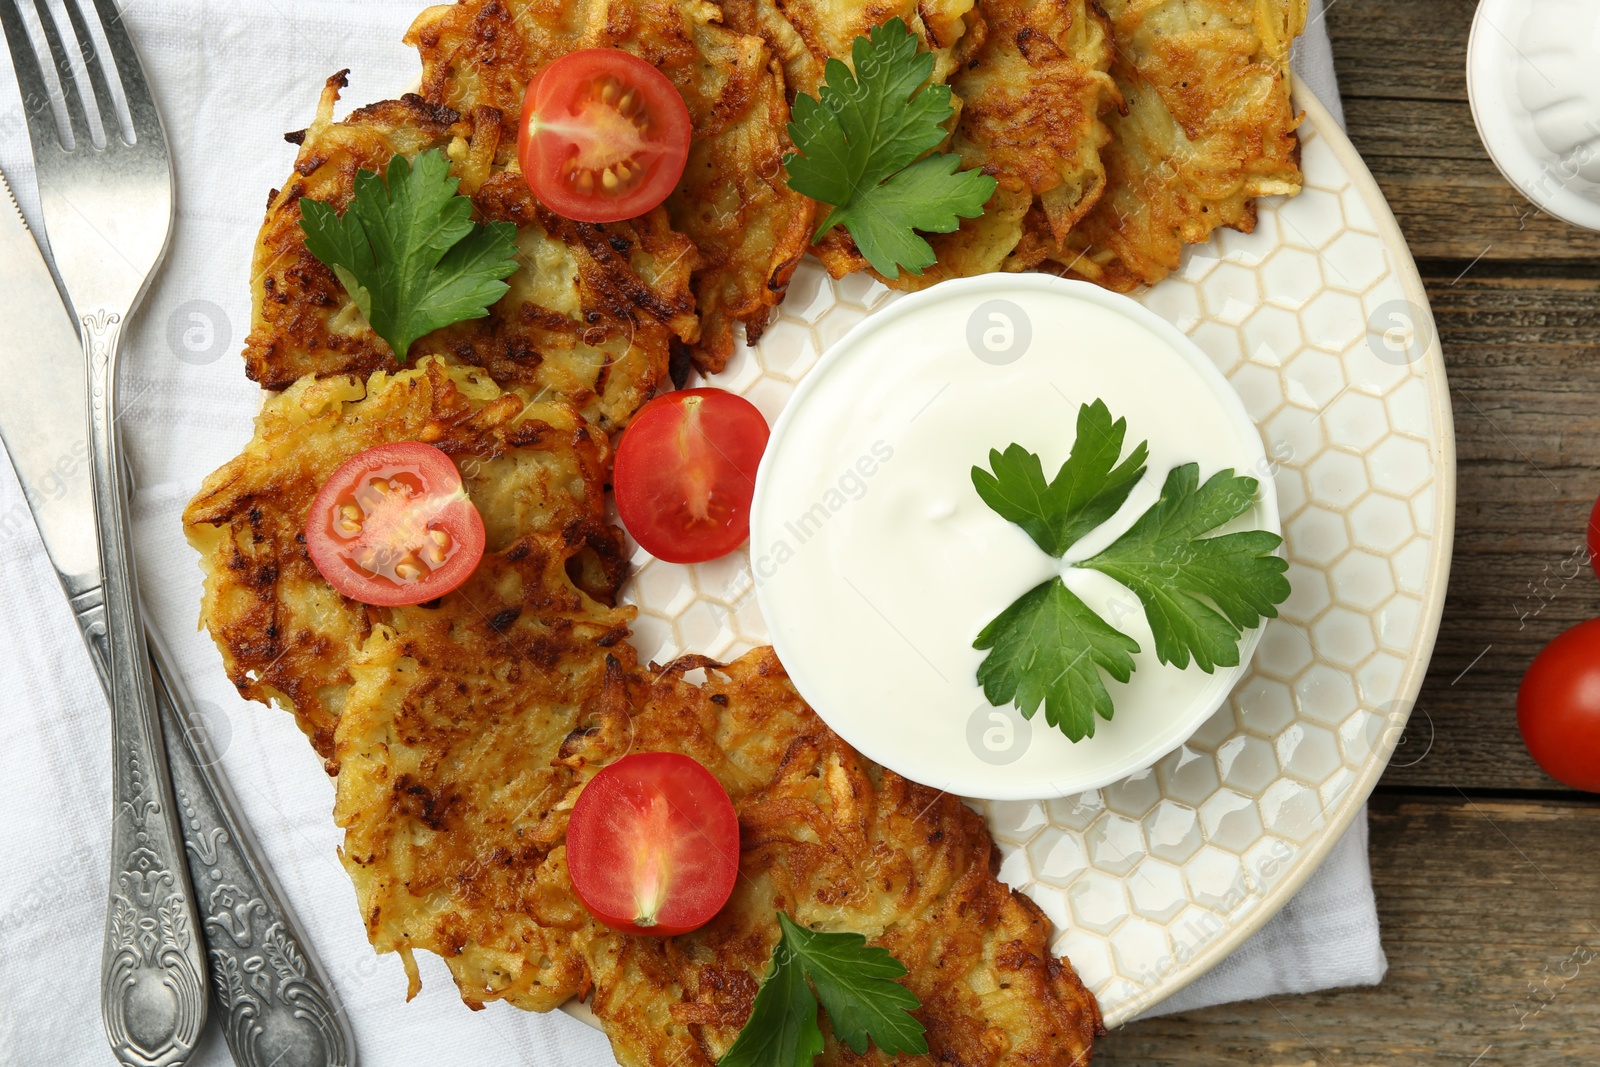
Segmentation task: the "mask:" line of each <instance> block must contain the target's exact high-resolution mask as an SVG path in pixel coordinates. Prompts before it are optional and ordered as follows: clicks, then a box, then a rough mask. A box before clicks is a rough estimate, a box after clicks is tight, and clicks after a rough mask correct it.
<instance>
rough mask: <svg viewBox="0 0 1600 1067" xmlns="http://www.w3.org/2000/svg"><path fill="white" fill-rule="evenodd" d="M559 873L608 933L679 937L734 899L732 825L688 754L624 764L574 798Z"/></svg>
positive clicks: (728, 807) (728, 809) (718, 793)
mask: <svg viewBox="0 0 1600 1067" xmlns="http://www.w3.org/2000/svg"><path fill="white" fill-rule="evenodd" d="M567 872H568V874H569V875H570V876H571V878H572V888H573V889H575V890H576V891H577V893H578V899H579V900H582V901H583V906H584V907H586V908H588V909H589V912H590V914H592V915H593V916H594V917H595V918H596V919H599V920H600V921H601V922H603V923H605V924H606V925H607V926H611V927H615V928H616V929H618V930H621V931H623V932H624V933H630V934H656V935H659V936H661V937H671V936H672V935H674V934H686V933H688V932H689V931H690V930H694V929H697V928H699V927H701V926H704V925H705V924H706V923H708V922H710V921H711V917H712V916H713V915H715V914H716V913H717V912H718V911H720V910H721V909H722V905H724V904H726V903H727V902H728V897H729V896H730V895H731V894H732V893H733V884H734V882H735V881H736V880H737V879H738V877H739V817H738V816H737V815H736V814H734V810H733V801H731V800H729V799H728V793H727V790H725V789H723V788H722V784H721V783H720V782H718V781H717V780H716V779H715V778H713V777H712V776H711V772H710V771H708V770H706V769H705V768H704V767H703V766H701V765H700V764H699V763H698V762H696V761H695V760H693V759H690V758H689V757H688V756H680V755H678V754H677V753H675V752H641V753H636V754H634V755H631V756H624V757H622V758H621V759H619V760H617V762H615V763H613V764H611V765H610V766H609V767H606V768H605V769H604V770H602V771H601V772H600V773H599V774H597V775H595V776H594V778H593V780H591V781H590V782H589V784H588V785H586V786H584V788H583V792H581V793H579V794H578V802H577V803H576V804H574V805H573V807H572V819H571V821H570V822H569V823H568V825H567Z"/></svg>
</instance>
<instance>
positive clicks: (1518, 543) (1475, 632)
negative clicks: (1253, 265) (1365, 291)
mask: <svg viewBox="0 0 1600 1067" xmlns="http://www.w3.org/2000/svg"><path fill="white" fill-rule="evenodd" d="M1483 270H1484V268H1483V267H1482V266H1481V265H1480V266H1479V267H1475V268H1473V269H1472V270H1471V271H1469V272H1468V273H1467V274H1466V275H1465V276H1464V277H1462V278H1460V279H1459V280H1454V279H1452V278H1443V277H1440V278H1432V279H1429V283H1428V289H1429V299H1430V302H1431V303H1432V305H1433V310H1434V317H1435V320H1436V321H1437V323H1438V325H1439V335H1440V339H1441V341H1442V343H1443V345H1444V350H1445V359H1446V363H1447V364H1448V367H1449V377H1450V386H1451V399H1452V404H1453V407H1454V409H1455V424H1456V444H1457V455H1458V460H1459V470H1458V486H1457V511H1456V549H1455V566H1454V572H1453V574H1452V578H1451V583H1450V592H1449V596H1448V598H1447V600H1446V604H1445V613H1444V621H1443V624H1442V626H1441V628H1440V634H1439V644H1438V648H1437V650H1436V652H1435V655H1434V660H1433V665H1432V669H1431V670H1430V673H1429V676H1428V680H1427V683H1426V685H1425V686H1424V688H1423V691H1422V695H1421V698H1420V700H1419V702H1418V706H1419V708H1420V714H1418V716H1417V718H1416V721H1415V724H1414V727H1413V728H1412V730H1410V731H1409V732H1408V737H1407V748H1406V752H1405V754H1404V755H1403V756H1401V757H1399V758H1398V759H1397V761H1396V764H1395V765H1394V766H1392V767H1391V768H1390V770H1389V772H1388V773H1387V775H1386V776H1385V779H1384V781H1385V782H1386V783H1387V784H1391V785H1408V786H1435V787H1460V788H1469V789H1470V788H1498V789H1539V788H1558V786H1557V785H1556V783H1554V782H1553V781H1551V780H1550V779H1549V778H1547V777H1545V776H1544V774H1543V773H1542V772H1541V771H1540V770H1539V769H1538V768H1537V767H1536V766H1535V765H1534V763H1533V762H1532V760H1531V759H1529V758H1528V755H1527V753H1526V752H1525V751H1524V750H1523V748H1522V745H1521V742H1520V740H1519V738H1518V735H1517V728H1516V719H1515V704H1516V692H1517V686H1518V684H1519V682H1520V680H1521V676H1522V672H1523V671H1524V670H1525V669H1526V668H1527V665H1528V664H1529V663H1530V662H1531V661H1532V660H1533V657H1534V655H1535V654H1536V653H1537V652H1538V651H1539V649H1540V648H1542V647H1543V646H1544V645H1545V643H1546V642H1548V641H1549V640H1550V639H1551V638H1553V637H1554V636H1555V635H1556V634H1558V633H1560V632H1561V631H1562V630H1563V629H1565V628H1567V627H1568V626H1571V625H1573V624H1575V623H1577V622H1579V621H1581V620H1583V619H1586V618H1592V617H1595V616H1600V581H1597V580H1596V577H1595V574H1594V572H1593V570H1592V569H1591V568H1590V567H1588V566H1586V565H1585V556H1586V553H1585V549H1584V546H1583V535H1584V530H1585V528H1586V526H1587V523H1588V518H1589V509H1590V508H1591V507H1593V505H1594V500H1595V497H1596V495H1597V494H1600V402H1597V398H1600V352H1597V351H1596V342H1597V340H1600V281H1597V280H1592V279H1591V280H1548V279H1520V280H1519V279H1508V278H1493V277H1488V276H1485V275H1484V274H1483V273H1482V272H1483ZM1424 752H1426V755H1425V756H1424V755H1423V753H1424Z"/></svg>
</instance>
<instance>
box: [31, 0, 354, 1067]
mask: <svg viewBox="0 0 1600 1067" xmlns="http://www.w3.org/2000/svg"><path fill="white" fill-rule="evenodd" d="M21 2H22V0H0V26H3V28H4V31H5V37H6V43H7V45H8V47H9V49H10V51H11V55H12V60H13V66H14V67H15V69H16V74H17V79H18V83H19V86H20V88H21V90H22V95H23V99H24V111H25V113H26V116H27V120H28V132H29V137H30V140H31V141H32V146H33V152H34V158H35V164H36V169H37V173H38V179H39V193H40V200H41V205H42V209H43V214H44V218H45V223H46V229H47V230H48V233H49V247H50V251H51V252H52V253H53V258H54V261H55V266H56V269H57V272H58V276H59V278H60V281H61V284H62V286H63V288H64V289H65V290H66V296H67V301H68V303H69V305H70V308H71V310H72V311H73V312H74V314H75V316H76V319H77V323H78V328H79V336H80V338H81V340H82V342H83V348H84V355H85V360H86V364H87V375H86V377H87V380H88V397H87V400H88V414H89V445H90V448H89V452H90V465H91V479H92V483H93V497H94V508H95V518H96V524H97V527H98V530H99V554H100V565H101V579H102V581H101V587H100V588H99V589H90V590H88V591H87V592H80V593H79V594H78V595H77V596H75V597H74V598H73V609H74V611H75V613H76V614H77V617H78V623H79V626H80V628H81V629H82V630H83V633H84V635H85V638H86V640H87V642H88V644H89V646H90V651H91V653H92V654H93V658H94V660H95V664H96V668H97V670H98V671H99V672H100V674H101V679H102V682H103V683H104V684H105V687H106V691H107V696H108V699H109V701H110V704H111V710H112V732H113V761H112V790H113V793H112V797H113V804H114V813H115V817H114V818H113V821H112V883H111V887H110V897H109V902H108V906H107V915H106V937H105V942H104V951H103V957H102V970H101V979H102V989H101V1014H102V1016H103V1018H104V1022H105V1028H106V1034H107V1037H108V1038H109V1040H110V1042H111V1045H112V1049H113V1051H114V1053H115V1054H116V1056H117V1059H118V1061H119V1062H121V1063H123V1064H126V1065H129V1067H178V1065H181V1064H183V1063H186V1062H187V1061H188V1059H189V1056H190V1054H191V1053H192V1051H193V1049H194V1047H195V1043H196V1041H197V1040H198V1038H199V1036H200V1033H201V1031H202V1029H203V1027H204V1024H205V1020H206V979H205V975H206V966H205V958H204V955H203V951H204V947H205V943H206V940H207V939H209V943H210V958H211V962H212V964H213V966H214V967H215V968H216V973H215V975H214V977H215V979H216V982H215V991H216V995H217V1001H218V1003H219V1005H220V1006H221V1007H222V1008H223V1010H224V1011H225V1013H226V1015H227V1019H226V1025H225V1027H224V1035H225V1037H226V1039H227V1042H228V1046H229V1049H230V1051H231V1052H232V1053H233V1056H234V1058H235V1060H236V1061H237V1062H238V1063H239V1064H241V1065H242V1067H256V1065H263V1064H268V1063H272V1064H277V1065H280V1067H302V1065H313V1064H315V1065H329V1067H333V1065H343V1064H348V1063H350V1062H351V1052H352V1050H351V1048H350V1040H349V1032H348V1027H347V1024H346V1022H345V1020H344V1019H343V1017H342V1015H341V1012H340V1010H339V1007H338V1003H337V1000H336V999H335V998H334V995H333V992H332V988H331V986H329V985H328V983H327V982H326V979H325V978H324V977H323V976H322V974H321V973H320V971H319V969H318V967H317V965H316V961H315V958H314V957H313V956H312V955H311V953H309V952H308V951H307V950H306V947H305V946H304V945H303V943H302V941H301V939H300V937H299V934H298V931H297V930H296V929H295V926H294V923H293V920H292V918H291V917H290V916H289V913H288V911H287V908H285V907H284V905H283V903H282V899H281V892H280V891H279V890H278V889H277V887H276V885H275V884H274V883H273V881H272V879H271V877H270V872H268V871H267V869H266V867H265V865H264V864H262V863H261V861H260V860H259V858H258V857H257V856H256V855H255V854H254V852H253V851H252V848H251V843H250V840H249V835H248V830H247V828H246V827H245V826H244V825H243V824H242V822H241V821H240V820H239V819H238V818H237V817H236V816H235V815H234V814H233V813H232V811H231V810H230V808H229V798H230V793H229V791H228V790H227V788H226V783H224V782H223V781H222V780H221V779H220V777H218V776H216V772H215V766H214V765H215V755H214V754H212V753H210V752H209V751H207V746H206V745H205V744H204V735H203V732H200V736H199V738H198V739H197V738H196V737H195V733H196V732H198V731H196V729H195V727H196V724H195V723H194V722H193V720H192V717H191V716H188V715H186V714H185V715H179V714H178V713H177V711H176V709H177V708H179V707H181V706H183V698H182V697H181V695H180V690H179V689H178V688H177V687H176V686H175V685H174V684H173V682H174V681H175V680H176V676H175V675H174V674H173V672H172V671H171V670H170V669H169V668H167V667H165V665H164V661H165V655H164V653H163V652H162V650H161V648H160V642H159V641H156V642H152V643H151V645H147V642H146V634H145V630H144V626H143V623H142V621H141V618H140V612H139V599H138V591H137V588H136V584H135V576H134V570H133V563H132V552H131V546H130V543H129V540H128V531H129V524H128V517H127V499H128V498H127V490H126V484H125V481H124V479H125V477H126V473H125V470H126V469H125V467H124V466H123V462H122V459H121V457H120V450H119V443H118V441H117V437H116V432H115V418H116V416H115V409H116V396H115V387H116V378H117V374H116V371H117V359H118V353H119V350H120V347H121V341H122V337H123V328H124V326H125V324H126V322H127V319H128V316H129V315H130V314H131V313H132V311H133V310H134V309H135V308H136V307H137V306H138V304H139V302H140V300H141V298H142V297H143V295H144V292H145V289H146V288H147V286H148V284H149V281H150V278H151V276H152V275H153V274H154V272H155V270H156V268H157V267H158V266H159V265H160V263H161V261H162V259H163V258H164V256H165V253H166V248H167V242H168V237H169V233H170V230H171V225H172V217H173V194H172V168H171V160H170V156H169V153H168V148H167V142H166V134H165V131H164V129H163V127H162V125H161V119H160V116H159V114H158V113H157V110H156V106H155V102H154V100H153V98H152V96H151V93H150V89H149V85H148V83H147V81H146V80H145V76H144V73H143V69H142V67H141V65H140V62H139V58H138V55H137V53H136V52H135V50H134V47H133V44H132V42H131V41H130V40H129V38H128V34H127V30H126V28H125V27H124V26H123V24H122V22H121V18H120V14H119V13H118V11H117V10H116V8H115V6H114V5H113V3H112V0H92V4H93V6H92V8H91V9H90V10H91V11H92V14H93V15H94V16H96V17H97V18H98V21H99V23H100V30H101V33H102V34H103V37H104V40H105V42H106V45H107V46H108V48H107V51H108V58H109V61H110V62H109V63H107V62H104V61H103V59H102V57H101V55H100V54H99V50H98V48H97V46H96V44H95V41H94V38H93V37H92V36H91V35H90V33H89V27H88V24H87V22H86V20H85V18H84V12H83V10H81V9H80V8H79V5H78V4H77V3H76V2H75V0H65V2H64V4H63V5H62V6H63V7H64V8H65V10H66V13H67V16H68V19H69V20H70V22H71V28H72V34H73V37H74V38H75V39H76V44H77V50H78V52H79V53H80V54H81V57H82V61H83V70H84V73H85V74H86V75H87V79H88V82H89V85H90V88H91V89H92V92H93V99H92V100H85V99H84V98H83V97H82V96H81V95H80V94H79V91H78V86H77V80H76V78H75V76H74V74H73V72H72V67H71V65H70V63H69V60H68V56H67V48H66V47H65V45H64V44H63V36H62V33H61V27H60V26H59V25H58V24H57V23H56V21H55V16H54V15H53V13H52V11H51V10H50V7H51V5H50V3H49V0H34V4H35V10H36V13H37V15H38V19H39V22H40V24H41V26H42V28H43V31H44V37H45V41H46V47H47V50H48V54H45V53H44V52H42V51H41V52H38V53H36V52H35V49H34V45H33V42H32V39H31V36H30V34H29V32H28V28H27V26H26V25H25V22H24V18H23V14H22V10H21V8H20V6H19V4H20V3H21ZM41 63H49V64H51V65H52V66H53V67H54V68H55V70H56V71H57V72H58V74H59V78H58V81H59V84H60V98H59V99H60V102H61V103H62V104H63V105H64V107H65V111H66V114H67V131H68V132H69V133H70V135H71V138H72V145H71V147H70V148H69V147H67V146H66V145H65V144H63V141H62V137H61V133H60V131H58V130H57V127H56V120H55V116H54V113H53V111H52V108H51V106H50V104H51V99H52V93H51V90H50V88H49V86H48V85H47V83H46V82H45V79H44V76H43V71H42V69H41ZM110 78H115V79H117V81H118V84H119V88H120V90H121V93H122V97H123V100H124V102H125V103H126V106H127V111H128V114H129V117H130V120H131V121H130V123H129V126H130V129H131V132H130V133H128V134H126V135H125V133H124V131H123V129H122V128H121V127H122V123H121V120H120V118H119V116H118V110H117V106H116V100H115V99H114V98H113V96H112V94H111V92H110V87H111V82H110V80H109V79H110ZM91 107H93V108H94V109H95V111H96V112H97V115H98V118H99V120H100V128H101V131H102V134H103V135H102V137H101V138H100V140H101V142H102V143H100V144H96V143H95V137H94V130H93V128H92V127H91V125H90V122H89V113H90V108H91ZM152 645H153V647H151V646H152ZM152 652H153V653H154V655H155V670H154V675H152V666H151V654H152ZM162 713H165V715H166V717H167V719H168V722H169V724H170V725H169V728H174V727H175V728H176V729H178V730H179V731H181V732H182V733H184V735H185V736H184V738H183V739H182V741H181V743H179V744H178V745H177V746H176V747H175V748H174V749H173V750H172V751H174V752H175V753H177V756H176V757H175V759H174V762H173V765H172V767H170V768H169V766H168V763H167V760H166V750H164V748H163V739H162V725H161V720H162ZM174 777H176V779H177V782H176V784H177V787H178V789H177V795H178V798H179V799H181V800H182V802H183V812H182V814H183V816H184V818H185V819H186V820H187V821H188V823H189V824H190V825H189V827H188V828H189V829H190V830H191V831H192V832H191V833H190V834H189V836H188V840H187V842H185V840H184V837H183V830H184V827H183V826H182V825H181V824H180V822H179V809H178V808H177V807H176V806H175V805H174V803H173V779H174ZM185 844H187V847H188V850H189V852H190V853H191V854H192V855H193V871H194V879H195V881H197V882H198V881H199V880H201V879H206V880H208V881H211V882H215V883H216V884H215V886H214V887H213V889H212V892H211V894H210V898H209V901H208V905H207V907H205V908H204V909H202V910H203V912H204V918H205V921H204V925H203V926H201V925H199V924H197V922H196V907H195V900H194V896H193V894H192V892H191V884H192V883H191V879H190V877H189V871H188V870H187V869H186V866H185V862H184V861H185V856H184V849H185Z"/></svg>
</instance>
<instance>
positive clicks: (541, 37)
mask: <svg viewBox="0 0 1600 1067" xmlns="http://www.w3.org/2000/svg"><path fill="white" fill-rule="evenodd" d="M721 17H722V13H721V10H720V9H719V8H718V7H717V5H716V4H714V3H710V2H708V0H580V2H576V3H574V2H571V0H460V2H459V3H455V4H448V5H441V6H438V7H432V8H429V9H427V10H426V11H424V12H423V13H422V14H421V15H420V16H419V17H418V18H417V20H416V22H415V23H413V24H412V27H411V29H410V31H408V33H407V35H406V40H407V42H408V43H410V44H413V45H415V46H416V47H417V48H418V50H419V51H420V52H421V54H422V65H423V74H422V95H423V97H424V98H426V99H427V100H428V101H429V102H430V103H432V104H435V105H443V106H446V107H449V108H451V109H453V110H455V111H459V112H462V113H471V112H472V110H473V109H474V108H477V107H483V106H487V107H491V108H494V109H496V110H497V111H498V112H499V113H500V116H501V122H502V126H503V131H502V137H501V147H500V153H501V155H502V157H503V158H504V159H509V154H510V153H514V152H515V149H516V138H517V127H518V124H519V117H520V114H521V107H522V97H523V92H524V90H525V89H526V88H527V85H528V81H529V79H531V78H532V77H533V75H534V74H535V73H536V72H537V71H538V69H539V68H540V67H541V66H542V65H543V64H545V63H548V62H550V61H551V60H554V59H557V58H559V57H560V56H563V55H566V54H568V53H569V52H573V51H575V50H577V49H581V48H602V47H611V48H621V49H623V50H625V51H629V52H633V53H635V54H637V55H639V56H642V57H643V58H644V59H646V60H648V61H649V62H650V63H651V64H653V65H654V66H655V67H657V68H658V69H659V70H660V71H661V72H662V73H663V74H665V75H666V76H667V78H668V79H669V80H670V81H671V82H672V83H673V85H675V86H676V87H677V89H678V91H679V92H680V93H681V94H682V95H683V98H684V102H685V103H686V104H687V105H688V107H689V115H690V118H691V119H692V120H693V123H694V133H693V141H692V143H691V146H690V153H689V161H688V165H687V166H686V168H685V169H684V176H683V179H682V181H681V182H679V185H678V188H677V190H676V191H675V192H674V193H673V194H672V196H670V197H669V198H668V199H667V203H666V209H667V211H668V212H669V214H670V216H671V219H672V224H673V226H674V227H676V228H677V229H678V230H679V231H681V232H682V233H683V234H685V235H686V236H687V237H688V238H689V239H690V240H691V241H693V243H694V246H695V248H696V249H697V250H698V253H699V257H700V258H699V262H698V263H697V264H696V265H695V270H694V276H693V288H694V293H695V297H696V300H697V306H698V311H699V315H700V333H699V338H698V341H697V342H696V343H695V344H694V345H693V348H692V350H691V353H692V359H693V362H694V365H695V366H696V367H697V368H698V369H699V370H701V371H703V372H705V373H715V372H716V371H719V370H721V369H722V368H723V366H724V365H726V363H727V361H728V357H729V356H730V355H732V353H733V342H734V326H735V325H736V324H739V323H743V324H744V328H745V336H746V338H747V339H748V340H749V341H751V342H752V343H753V342H754V341H755V340H756V339H757V338H759V337H760V335H761V331H762V329H763V328H764V327H765V326H766V322H767V318H768V316H769V314H770V312H771V310H772V308H773V307H774V306H776V305H777V303H778V302H779V301H780V300H782V299H783V293H784V289H785V287H786V286H787V285H788V284H789V277H790V276H791V275H792V274H793V273H794V269H795V267H796V266H797V265H798V264H799V262H800V257H801V256H802V255H803V254H804V253H805V250H806V244H807V241H808V240H809V237H810V230H811V220H812V212H813V208H814V205H813V204H812V202H811V201H810V200H809V199H807V198H806V197H803V196H801V195H800V194H798V193H795V192H793V191H791V190H790V189H789V186H788V183H787V180H786V178H785V175H784V172H783V156H784V154H785V153H786V152H787V151H788V150H789V141H788V136H787V134H786V133H785V127H786V126H787V124H788V121H789V106H788V102H787V100H786V98H785V96H784V85H783V78H782V73H781V69H780V68H779V67H778V65H777V64H776V62H775V61H774V60H773V57H772V53H771V51H770V50H769V49H768V48H767V46H766V44H765V43H764V42H763V41H762V40H761V38H759V37H756V36H752V35H749V34H743V33H737V32H735V31H733V30H731V29H727V28H725V27H723V26H722V25H721V24H720V21H721Z"/></svg>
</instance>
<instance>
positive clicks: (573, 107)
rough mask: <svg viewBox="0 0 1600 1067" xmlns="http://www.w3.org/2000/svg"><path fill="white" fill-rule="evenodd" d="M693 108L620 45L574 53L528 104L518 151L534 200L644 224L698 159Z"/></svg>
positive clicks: (561, 211)
mask: <svg viewBox="0 0 1600 1067" xmlns="http://www.w3.org/2000/svg"><path fill="white" fill-rule="evenodd" d="M690 130H691V123H690V121H689V109H688V107H687V106H685V104H684V102H683V97H682V96H680V95H678V90H677V89H676V88H674V87H673V85H672V83H671V82H670V81H668V80H667V78H666V75H664V74H662V73H661V72H660V71H659V70H657V69H656V68H655V67H652V66H651V65H650V64H649V63H646V62H645V61H644V60H642V59H640V58H639V57H638V56H635V55H630V54H629V53H627V52H621V51H618V50H617V49H615V48H587V49H584V50H583V51H580V52H571V53H568V54H567V55H564V56H562V57H561V58H560V59H558V60H556V61H555V62H553V63H551V64H549V65H548V66H546V67H545V68H544V69H543V70H541V71H539V73H538V74H536V75H534V78H533V81H531V82H529V83H528V92H527V94H526V95H525V96H524V97H523V98H522V132H521V133H520V134H519V136H518V137H517V147H518V149H519V152H520V155H521V159H522V174H523V177H525V178H526V179H527V181H528V187H529V188H531V189H532V190H533V195H534V196H536V197H538V198H539V200H540V201H541V202H542V203H543V204H544V205H545V206H546V207H548V208H549V209H550V210H552V211H554V212H556V213H557V214H558V215H565V216H566V217H567V218H569V219H576V220H577V221H579V222H616V221H617V220H619V219H631V218H637V217H638V216H640V215H643V214H644V213H645V212H647V211H649V210H650V209H651V208H653V207H655V206H656V205H657V204H659V203H661V201H663V200H665V199H666V198H667V194H668V193H670V192H672V190H673V188H674V187H675V186H676V185H677V184H678V179H679V178H681V177H683V167H684V163H685V162H687V160H688V158H689V134H690Z"/></svg>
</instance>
